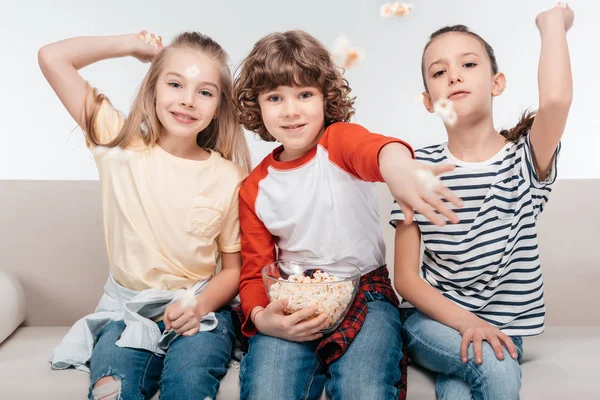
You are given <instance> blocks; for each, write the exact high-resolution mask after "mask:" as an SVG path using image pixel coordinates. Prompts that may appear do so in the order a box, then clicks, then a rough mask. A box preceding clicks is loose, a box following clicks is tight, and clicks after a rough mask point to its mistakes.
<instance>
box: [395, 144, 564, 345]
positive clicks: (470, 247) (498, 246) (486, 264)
mask: <svg viewBox="0 0 600 400" xmlns="http://www.w3.org/2000/svg"><path fill="white" fill-rule="evenodd" d="M559 150H560V145H559V147H558V149H557V153H556V155H555V157H554V161H553V163H554V165H553V166H552V169H551V171H550V173H549V175H548V178H547V179H546V180H544V181H543V182H541V181H540V180H539V179H538V176H537V173H536V171H535V167H534V164H533V156H532V152H531V145H530V142H529V135H527V136H524V137H523V138H521V139H520V140H519V141H518V142H517V143H512V142H511V143H507V144H506V145H505V146H504V147H503V148H502V150H501V151H500V152H498V154H496V155H495V156H494V157H492V158H491V159H489V160H487V161H484V162H478V163H468V162H463V161H460V160H458V159H456V158H455V157H453V156H452V154H450V152H449V151H448V148H447V145H446V144H441V145H436V146H430V147H425V148H423V149H420V150H417V151H416V158H417V160H419V161H421V162H423V163H426V164H439V163H449V164H456V165H457V168H456V169H455V170H454V171H452V172H449V173H446V174H444V176H442V177H441V179H442V181H443V182H444V184H445V185H446V186H447V187H448V188H450V189H452V190H453V191H454V192H455V193H456V194H457V195H458V196H459V197H461V198H462V199H463V201H464V206H463V208H462V209H454V211H455V212H456V213H457V215H458V216H459V218H460V222H459V223H458V224H447V225H446V226H444V227H439V226H437V225H433V224H432V223H431V222H429V221H428V220H426V219H425V218H424V217H423V216H422V215H420V214H418V213H416V214H415V219H416V221H417V223H418V224H419V229H420V231H421V235H422V239H423V242H424V244H425V252H424V254H423V264H422V266H421V277H422V278H423V279H425V281H426V282H428V283H429V284H430V285H431V286H433V287H434V288H436V289H438V290H439V291H440V292H441V293H442V294H444V296H446V297H447V298H448V299H450V300H452V301H454V302H455V303H456V304H458V305H460V306H462V307H464V308H465V309H467V310H470V311H472V312H473V313H475V314H476V315H477V316H479V317H480V318H482V319H484V320H485V321H487V322H489V323H490V324H492V325H494V326H497V327H498V328H500V329H501V330H502V331H503V332H504V333H505V334H507V335H510V336H525V335H536V334H539V333H541V332H542V331H543V330H544V315H545V306H544V287H543V281H542V273H541V268H540V260H539V251H538V240H537V231H536V226H535V223H536V219H537V217H538V215H539V214H540V212H542V211H543V210H544V206H545V205H546V203H547V201H548V196H549V194H550V192H551V190H552V189H551V185H552V183H553V182H554V181H555V180H556V160H557V156H558V152H559ZM402 220H404V214H403V213H402V211H401V210H400V207H399V206H398V204H396V202H394V206H393V209H392V213H391V218H390V224H392V226H396V222H397V221H402ZM403 306H404V307H411V305H410V304H408V303H405V304H403Z"/></svg>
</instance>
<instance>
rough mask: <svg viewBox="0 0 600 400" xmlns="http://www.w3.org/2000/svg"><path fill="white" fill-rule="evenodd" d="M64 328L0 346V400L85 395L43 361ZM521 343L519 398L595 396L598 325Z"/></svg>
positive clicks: (37, 330)
mask: <svg viewBox="0 0 600 400" xmlns="http://www.w3.org/2000/svg"><path fill="white" fill-rule="evenodd" d="M67 330H68V327H22V328H19V329H18V330H17V331H16V332H15V333H14V334H13V335H12V336H10V337H9V338H8V339H7V340H6V341H5V342H4V343H2V344H0V377H1V378H0V398H1V399H64V400H71V399H73V400H75V399H77V400H80V399H84V398H86V395H87V390H88V386H89V375H88V374H87V373H84V372H81V371H77V370H74V369H69V370H63V371H54V370H52V369H51V368H50V364H49V362H48V358H49V356H50V353H51V351H52V349H53V348H54V346H56V345H57V344H58V343H59V342H60V340H61V339H62V337H63V336H64V334H65V333H66V332H67ZM524 347H525V355H524V359H523V364H522V367H523V387H522V390H521V398H522V399H525V400H538V399H578V400H586V399H590V400H591V399H600V385H598V384H597V382H595V379H596V378H597V362H598V358H599V356H600V327H597V326H590V327H571V326H549V327H547V328H546V332H544V334H542V335H540V336H537V337H534V338H526V339H525V341H524ZM484 361H485V360H484ZM238 374H239V369H238V368H236V367H234V366H232V367H231V368H230V369H229V372H228V373H227V375H226V376H225V378H223V380H222V381H221V389H220V391H219V394H218V396H217V399H218V400H237V399H238V398H239V379H238ZM155 398H158V396H155ZM430 399H431V400H433V399H435V394H434V378H433V376H432V374H430V373H427V372H425V371H423V370H422V369H420V368H418V367H414V366H410V367H409V371H408V400H430ZM365 400H371V399H365Z"/></svg>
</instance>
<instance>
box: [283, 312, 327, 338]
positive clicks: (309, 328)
mask: <svg viewBox="0 0 600 400" xmlns="http://www.w3.org/2000/svg"><path fill="white" fill-rule="evenodd" d="M328 323H329V321H328V320H327V314H325V313H323V314H321V315H319V316H317V317H315V318H311V319H309V320H307V321H304V322H300V323H297V324H296V325H294V326H293V328H292V332H291V333H293V334H294V335H297V336H306V335H314V334H316V333H318V332H319V331H320V330H322V329H324V328H325V327H326V326H327V324H328Z"/></svg>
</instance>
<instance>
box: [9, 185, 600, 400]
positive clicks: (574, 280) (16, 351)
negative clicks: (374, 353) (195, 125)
mask: <svg viewBox="0 0 600 400" xmlns="http://www.w3.org/2000/svg"><path fill="white" fill-rule="evenodd" d="M0 193H2V196H0V215H1V218H0V243H2V251H0V343H1V344H0V399H28V400H29V399H83V398H85V396H86V394H87V390H88V385H89V376H88V374H86V373H83V372H79V371H75V370H66V371H53V370H51V369H50V365H49V363H48V357H49V355H50V352H51V350H52V348H53V347H54V346H56V344H58V342H59V341H60V339H61V338H62V336H63V335H64V334H65V332H66V331H67V329H68V328H69V326H70V325H71V324H72V323H73V322H74V321H75V320H77V319H78V318H80V317H81V316H83V315H85V314H87V313H89V312H91V311H92V310H93V309H94V307H95V305H96V302H97V301H98V299H99V298H100V295H101V293H102V287H103V284H104V282H105V280H106V277H107V261H106V254H105V248H104V240H103V235H102V223H101V221H102V216H101V209H100V196H99V185H98V182H95V181H79V182H75V181H66V182H62V181H0ZM599 197H600V180H565V181H558V182H557V184H556V188H555V191H554V192H553V194H552V198H551V200H550V203H549V205H548V207H547V209H546V210H545V211H544V213H543V214H542V216H541V218H540V222H539V231H540V247H541V253H542V256H541V258H542V267H543V270H544V280H545V285H546V304H547V329H546V332H545V333H544V334H543V335H541V336H538V337H535V338H526V339H525V341H524V348H525V357H524V362H523V388H522V392H521V393H522V398H523V399H526V400H537V399H577V400H585V399H590V400H591V399H600V384H598V382H595V379H598V371H599V369H598V364H599V362H600V311H599V310H598V305H599V302H598V297H597V296H596V294H597V287H598V282H600V252H598V251H597V249H596V248H595V246H599V245H600V244H599V243H598V242H599V239H600V212H599V211H598V210H597V208H596V207H597V199H598V198H599ZM380 200H381V210H382V225H383V231H384V234H385V237H386V242H387V244H388V263H389V265H392V264H391V259H392V256H393V254H392V253H393V250H392V249H393V248H392V243H393V230H392V228H391V227H389V226H388V225H387V214H388V211H389V209H390V201H391V198H390V196H389V194H388V193H386V190H385V188H384V187H383V186H380ZM21 321H22V323H21V324H20V326H18V328H17V325H19V323H20V322H21ZM15 328H16V330H15ZM13 330H14V332H12V331H13ZM11 332H12V334H11ZM3 333H4V335H3ZM7 335H9V336H8V337H7V338H5V336H7ZM238 396H239V380H238V370H237V369H236V368H235V367H232V368H230V370H229V373H228V374H227V376H226V377H225V378H224V379H223V381H222V384H221V390H220V392H219V394H218V396H217V398H218V399H219V400H230V399H238ZM434 398H435V395H434V384H433V377H432V376H431V375H430V374H428V373H425V372H423V371H422V370H420V369H419V368H416V367H414V366H411V367H409V372H408V399H409V400H415V399H424V400H427V399H434ZM366 400H371V399H366ZM373 400H377V399H373Z"/></svg>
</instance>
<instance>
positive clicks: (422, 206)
mask: <svg viewBox="0 0 600 400" xmlns="http://www.w3.org/2000/svg"><path fill="white" fill-rule="evenodd" d="M413 204H414V205H415V210H417V211H418V212H419V213H420V214H421V215H423V216H424V217H425V218H427V219H428V220H430V221H431V222H433V223H434V224H436V225H438V226H444V225H446V221H445V220H444V218H442V217H441V216H440V215H439V214H437V213H436V212H435V211H434V210H433V208H432V207H431V206H430V205H429V204H428V203H426V202H425V201H423V200H421V199H420V198H418V197H417V198H416V199H415V200H414V201H413Z"/></svg>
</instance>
